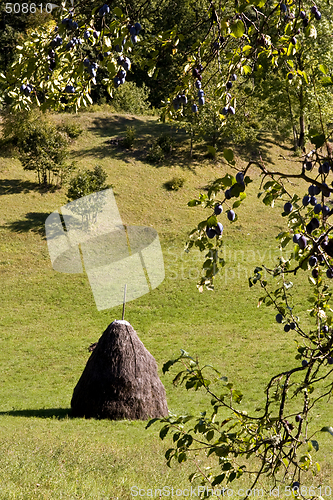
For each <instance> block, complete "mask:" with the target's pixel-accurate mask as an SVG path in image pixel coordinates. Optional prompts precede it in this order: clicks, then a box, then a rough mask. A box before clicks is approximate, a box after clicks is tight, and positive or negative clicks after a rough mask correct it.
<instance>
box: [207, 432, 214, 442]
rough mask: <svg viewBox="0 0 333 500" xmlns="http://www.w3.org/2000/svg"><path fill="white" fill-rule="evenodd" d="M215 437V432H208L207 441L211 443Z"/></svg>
mask: <svg viewBox="0 0 333 500" xmlns="http://www.w3.org/2000/svg"><path fill="white" fill-rule="evenodd" d="M213 437H214V431H213V430H210V431H208V432H207V434H206V439H207V441H211V440H212V439H213Z"/></svg>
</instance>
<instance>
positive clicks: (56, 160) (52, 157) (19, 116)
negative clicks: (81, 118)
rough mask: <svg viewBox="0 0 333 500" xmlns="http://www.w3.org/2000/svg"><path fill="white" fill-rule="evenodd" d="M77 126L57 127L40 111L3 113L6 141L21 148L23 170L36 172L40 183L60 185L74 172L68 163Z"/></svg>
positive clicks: (77, 129)
mask: <svg viewBox="0 0 333 500" xmlns="http://www.w3.org/2000/svg"><path fill="white" fill-rule="evenodd" d="M79 128H80V127H78V126H76V125H74V124H67V125H65V126H63V127H56V125H54V124H53V123H52V122H51V120H50V118H49V116H48V115H47V114H43V113H42V112H41V111H40V110H39V109H32V110H31V111H20V112H19V113H10V112H7V113H5V114H4V123H3V135H4V138H5V141H6V142H7V143H8V142H10V143H11V144H12V146H16V147H17V149H18V158H19V160H20V161H21V163H22V165H23V168H24V170H31V171H35V172H36V174H37V178H38V182H39V184H42V185H44V186H47V185H51V184H52V183H54V184H57V185H58V186H61V185H62V183H63V182H64V180H65V179H66V177H67V176H68V175H69V174H70V173H71V172H72V170H73V169H74V164H73V163H71V164H70V165H68V164H66V163H65V159H66V158H67V146H68V141H69V137H71V135H72V134H74V133H75V134H77V133H78V132H79Z"/></svg>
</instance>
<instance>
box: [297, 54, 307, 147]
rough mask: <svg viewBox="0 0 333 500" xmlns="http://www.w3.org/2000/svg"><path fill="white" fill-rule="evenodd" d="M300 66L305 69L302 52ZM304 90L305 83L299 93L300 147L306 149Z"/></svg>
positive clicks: (299, 60) (299, 56)
mask: <svg viewBox="0 0 333 500" xmlns="http://www.w3.org/2000/svg"><path fill="white" fill-rule="evenodd" d="M297 59H298V68H299V69H300V70H301V71H303V69H304V68H303V63H302V59H301V54H299V55H298V58H297ZM304 107H305V103H304V91H303V85H301V89H300V93H299V138H298V147H299V148H301V149H302V151H305V116H304Z"/></svg>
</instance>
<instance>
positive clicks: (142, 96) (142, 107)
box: [112, 82, 151, 115]
mask: <svg viewBox="0 0 333 500" xmlns="http://www.w3.org/2000/svg"><path fill="white" fill-rule="evenodd" d="M148 96H149V89H148V87H147V86H146V85H145V84H143V86H142V87H137V86H136V84H135V83H134V82H125V83H124V84H123V85H120V86H119V87H118V88H117V89H116V90H115V92H114V97H113V100H112V104H113V106H114V108H115V110H116V111H124V112H125V113H131V114H137V115H143V114H151V110H150V108H149V107H150V103H149V100H148Z"/></svg>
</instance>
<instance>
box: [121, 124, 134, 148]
mask: <svg viewBox="0 0 333 500" xmlns="http://www.w3.org/2000/svg"><path fill="white" fill-rule="evenodd" d="M135 138H136V130H135V127H126V137H125V138H124V139H122V141H121V145H122V146H123V147H124V148H126V149H131V148H132V147H133V144H134V142H135Z"/></svg>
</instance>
